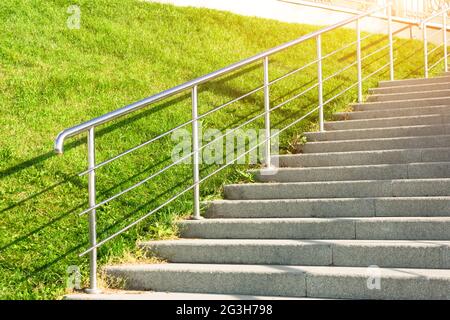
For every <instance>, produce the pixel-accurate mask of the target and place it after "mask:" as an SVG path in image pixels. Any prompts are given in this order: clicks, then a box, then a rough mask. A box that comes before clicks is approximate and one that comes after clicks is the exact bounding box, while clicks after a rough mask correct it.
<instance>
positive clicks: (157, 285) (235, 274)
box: [105, 263, 450, 299]
mask: <svg viewBox="0 0 450 320" xmlns="http://www.w3.org/2000/svg"><path fill="white" fill-rule="evenodd" d="M105 274H106V276H107V277H110V278H113V279H116V278H119V279H124V280H125V281H124V282H125V287H126V288H127V289H129V290H152V291H160V292H164V291H172V292H192V293H210V294H238V295H252V296H253V295H262V296H292V297H312V298H344V299H449V298H450V270H443V269H438V270H430V269H389V268H375V267H372V268H358V267H353V268H352V267H314V266H308V267H305V266H283V265H278V266H274V265H247V266H246V267H245V268H243V267H242V266H241V265H235V264H182V263H173V264H172V263H168V264H141V265H120V266H110V267H107V268H105ZM374 279H375V280H376V279H379V282H378V281H374ZM371 283H373V284H374V286H371V285H370V284H371ZM378 284H379V286H378Z"/></svg>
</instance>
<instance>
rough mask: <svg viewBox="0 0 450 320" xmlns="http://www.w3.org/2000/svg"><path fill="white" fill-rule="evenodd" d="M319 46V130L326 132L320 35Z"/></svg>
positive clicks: (318, 37) (320, 38)
mask: <svg viewBox="0 0 450 320" xmlns="http://www.w3.org/2000/svg"><path fill="white" fill-rule="evenodd" d="M316 45H317V81H318V87H317V88H318V95H319V129H320V131H324V123H323V75H322V37H321V35H320V34H319V35H318V36H317V38H316Z"/></svg>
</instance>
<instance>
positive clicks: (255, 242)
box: [139, 239, 450, 248]
mask: <svg viewBox="0 0 450 320" xmlns="http://www.w3.org/2000/svg"><path fill="white" fill-rule="evenodd" d="M139 245H140V246H160V245H161V246H164V245H170V246H185V245H189V246H191V245H192V246H205V247H214V246H217V245H225V246H248V245H251V246H267V245H270V246H272V245H276V246H283V245H288V246H291V245H295V246H297V245H298V246H301V245H313V246H314V245H348V246H352V245H355V246H366V247H375V246H386V247H423V248H427V247H433V248H434V247H441V246H450V241H446V240H434V241H433V240H341V239H329V240H323V239H318V240H302V239H297V240H296V239H176V240H156V241H142V242H140V243H139Z"/></svg>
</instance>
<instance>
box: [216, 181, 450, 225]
mask: <svg viewBox="0 0 450 320" xmlns="http://www.w3.org/2000/svg"><path fill="white" fill-rule="evenodd" d="M224 194H225V198H226V199H228V200H259V199H307V198H312V199H318V198H367V197H426V196H450V179H399V180H365V181H322V182H288V183H248V184H230V185H226V186H225V187H224ZM449 234H450V233H449Z"/></svg>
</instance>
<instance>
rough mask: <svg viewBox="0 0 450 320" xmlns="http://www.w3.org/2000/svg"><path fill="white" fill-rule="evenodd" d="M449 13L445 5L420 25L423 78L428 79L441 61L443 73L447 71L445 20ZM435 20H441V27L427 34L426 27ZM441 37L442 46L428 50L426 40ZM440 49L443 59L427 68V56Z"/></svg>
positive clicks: (448, 8) (434, 24)
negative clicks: (431, 71)
mask: <svg viewBox="0 0 450 320" xmlns="http://www.w3.org/2000/svg"><path fill="white" fill-rule="evenodd" d="M449 11H450V6H449V5H448V4H446V5H445V6H444V8H443V9H442V10H440V11H438V12H436V13H434V14H432V15H431V16H429V17H428V18H426V19H424V20H423V21H422V23H421V27H422V31H423V33H422V40H423V60H424V71H425V78H428V75H429V72H430V70H432V69H434V68H435V67H436V66H438V65H439V64H440V63H441V62H442V61H444V71H445V72H447V71H448V53H447V32H448V30H447V19H448V12H449ZM436 18H441V19H442V24H438V26H439V25H440V26H441V27H440V28H439V27H438V30H437V31H434V32H433V33H432V34H431V35H429V34H428V26H429V24H430V23H431V22H432V20H434V19H436ZM433 28H434V29H436V23H433ZM439 34H441V35H442V44H440V45H438V46H436V47H434V49H432V50H428V39H429V37H433V36H436V35H439ZM441 47H443V57H442V58H440V59H439V60H438V61H436V62H435V63H433V64H432V65H431V66H429V63H428V62H429V56H430V55H431V54H433V53H434V52H436V51H437V50H439V49H440V48H441Z"/></svg>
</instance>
